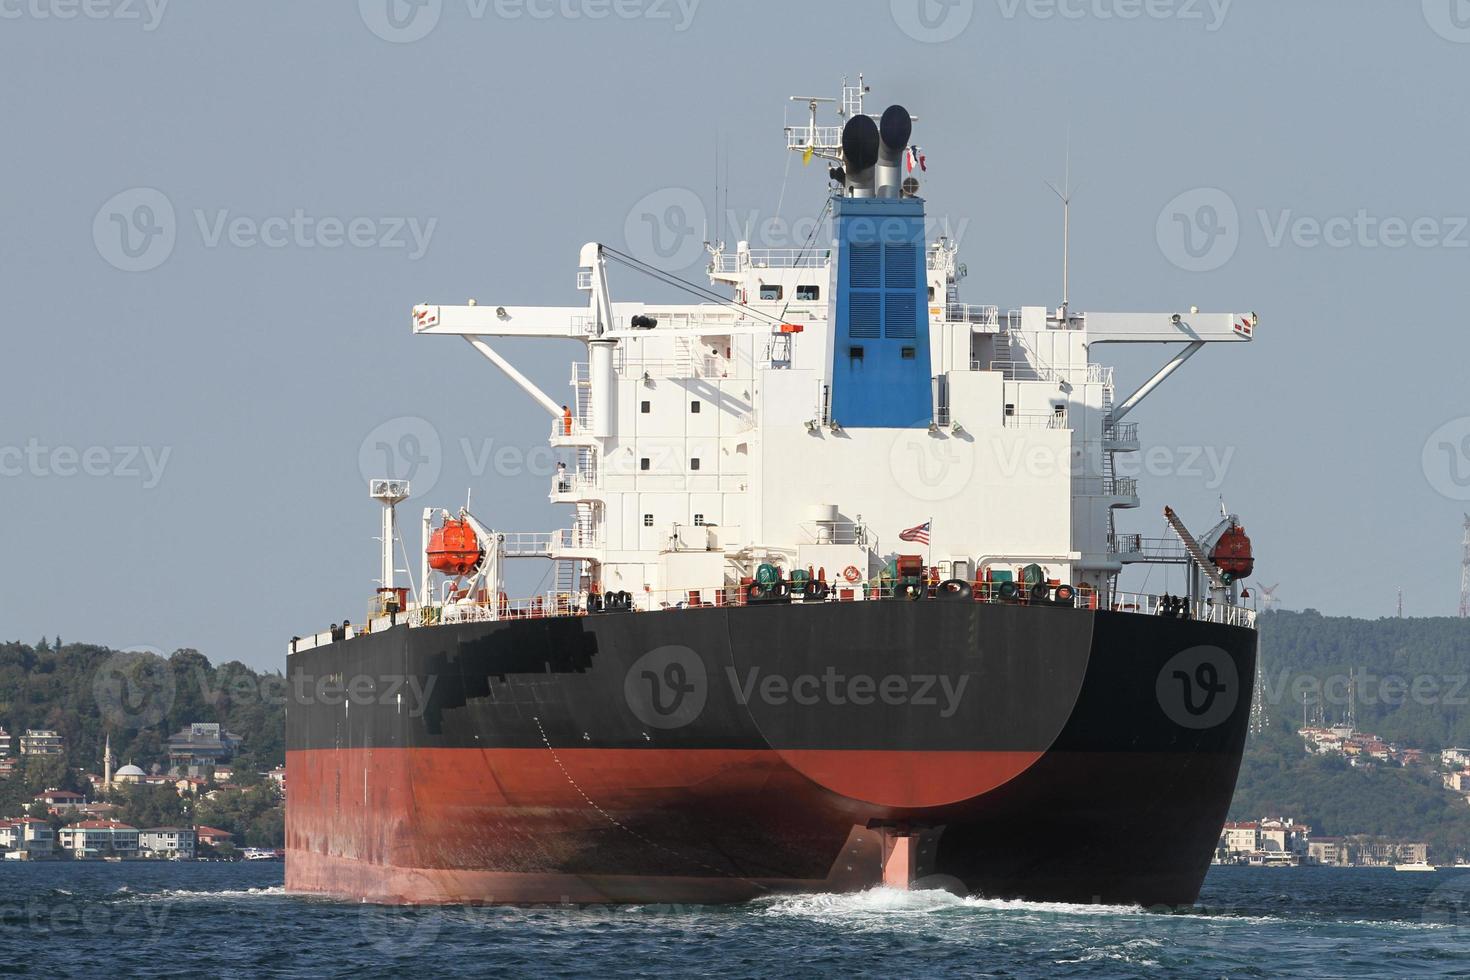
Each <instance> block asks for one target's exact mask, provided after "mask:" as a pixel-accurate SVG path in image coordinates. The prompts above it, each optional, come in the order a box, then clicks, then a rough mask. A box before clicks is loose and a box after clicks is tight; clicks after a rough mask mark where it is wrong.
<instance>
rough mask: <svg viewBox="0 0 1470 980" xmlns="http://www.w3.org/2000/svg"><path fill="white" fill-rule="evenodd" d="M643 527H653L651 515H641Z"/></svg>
mask: <svg viewBox="0 0 1470 980" xmlns="http://www.w3.org/2000/svg"><path fill="white" fill-rule="evenodd" d="M643 526H644V527H653V515H652V514H644V515H643Z"/></svg>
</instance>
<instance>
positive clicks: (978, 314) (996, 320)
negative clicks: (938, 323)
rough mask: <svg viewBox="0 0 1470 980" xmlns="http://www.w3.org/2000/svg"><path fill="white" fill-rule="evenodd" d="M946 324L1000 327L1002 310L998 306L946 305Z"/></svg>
mask: <svg viewBox="0 0 1470 980" xmlns="http://www.w3.org/2000/svg"><path fill="white" fill-rule="evenodd" d="M944 322H945V323H973V324H976V325H978V326H982V327H997V328H998V327H999V326H1000V308H999V307H996V306H976V305H974V304H971V303H946V304H945V306H944Z"/></svg>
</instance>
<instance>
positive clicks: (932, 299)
mask: <svg viewBox="0 0 1470 980" xmlns="http://www.w3.org/2000/svg"><path fill="white" fill-rule="evenodd" d="M929 302H931V303H932V302H934V287H933V286H930V287H929Z"/></svg>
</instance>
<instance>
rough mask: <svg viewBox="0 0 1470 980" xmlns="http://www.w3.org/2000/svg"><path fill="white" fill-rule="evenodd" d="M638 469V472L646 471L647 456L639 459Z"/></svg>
mask: <svg viewBox="0 0 1470 980" xmlns="http://www.w3.org/2000/svg"><path fill="white" fill-rule="evenodd" d="M638 468H639V469H640V470H646V469H648V457H647V456H644V457H643V458H642V459H640V460H639V461H638Z"/></svg>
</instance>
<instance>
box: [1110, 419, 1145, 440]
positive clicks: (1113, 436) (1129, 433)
mask: <svg viewBox="0 0 1470 980" xmlns="http://www.w3.org/2000/svg"><path fill="white" fill-rule="evenodd" d="M1102 437H1103V439H1105V440H1107V441H1108V442H1129V443H1131V442H1137V441H1138V423H1137V422H1104V423H1103V430H1102Z"/></svg>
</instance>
